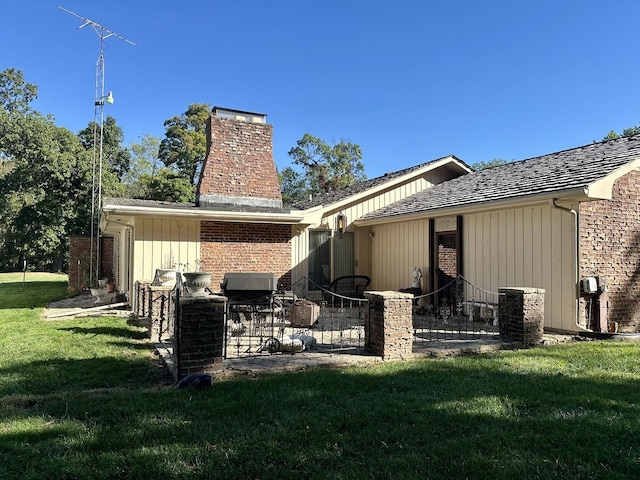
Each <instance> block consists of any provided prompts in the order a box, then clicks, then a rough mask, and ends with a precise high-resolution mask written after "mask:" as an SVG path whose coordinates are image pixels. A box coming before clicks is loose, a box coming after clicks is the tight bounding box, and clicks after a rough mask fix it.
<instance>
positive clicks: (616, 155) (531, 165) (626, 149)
mask: <svg viewBox="0 0 640 480" xmlns="http://www.w3.org/2000/svg"><path fill="white" fill-rule="evenodd" d="M638 158H640V135H635V136H633V137H624V138H619V139H615V140H607V141H604V142H599V143H592V144H589V145H584V146H582V147H577V148H572V149H569V150H563V151H560V152H556V153H551V154H548V155H543V156H540V157H534V158H530V159H528V160H521V161H518V162H512V163H508V164H506V165H502V166H499V167H494V168H491V169H487V170H480V171H477V172H472V173H467V174H465V175H462V176H460V177H457V178H454V179H453V180H448V181H446V182H443V183H440V184H438V185H435V186H434V187H433V188H429V189H427V190H424V191H422V192H419V193H416V194H415V195H412V196H411V197H407V198H405V199H403V200H401V201H399V202H396V203H394V204H392V205H388V206H386V207H383V208H381V209H380V210H376V211H375V212H371V213H370V214H368V215H365V216H364V217H363V218H364V219H374V218H385V217H391V216H396V215H406V214H413V213H419V212H426V211H430V210H438V209H442V208H447V207H459V206H466V205H474V204H479V203H485V202H491V201H496V200H508V199H516V198H519V197H526V196H530V195H538V194H545V193H553V192H562V191H566V190H572V189H576V188H580V187H586V186H587V185H589V184H591V183H593V182H595V181H597V180H600V179H602V178H603V177H606V176H607V175H609V174H611V173H613V172H614V171H615V170H617V169H618V168H620V167H622V166H623V165H625V164H627V163H629V162H631V161H633V160H636V159H638Z"/></svg>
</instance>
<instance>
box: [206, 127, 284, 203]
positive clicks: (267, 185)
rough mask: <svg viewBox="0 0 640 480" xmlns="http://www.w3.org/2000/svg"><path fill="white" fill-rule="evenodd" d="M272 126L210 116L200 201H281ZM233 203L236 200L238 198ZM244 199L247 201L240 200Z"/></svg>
mask: <svg viewBox="0 0 640 480" xmlns="http://www.w3.org/2000/svg"><path fill="white" fill-rule="evenodd" d="M272 136H273V126H272V125H269V124H266V123H250V122H245V121H240V120H232V119H227V118H220V117H216V116H212V117H211V118H210V120H209V124H208V131H207V143H208V146H207V158H206V160H205V164H204V167H203V171H202V175H201V177H200V184H199V186H198V196H199V198H200V203H204V202H203V200H204V201H206V200H207V198H205V197H206V196H213V198H209V199H208V200H209V201H212V202H214V203H217V202H219V201H221V199H218V197H222V199H224V201H226V202H229V201H231V200H232V199H235V200H238V199H243V198H244V199H260V200H271V201H275V202H276V204H279V206H281V205H282V194H281V193H280V184H279V183H278V173H277V170H276V165H275V162H274V160H273V152H272ZM235 203H238V202H237V201H236V202H235ZM240 203H241V204H242V203H246V202H242V201H241V202H240Z"/></svg>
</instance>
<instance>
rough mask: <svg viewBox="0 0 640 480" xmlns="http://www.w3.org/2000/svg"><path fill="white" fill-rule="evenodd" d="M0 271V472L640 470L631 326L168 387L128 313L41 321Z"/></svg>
mask: <svg viewBox="0 0 640 480" xmlns="http://www.w3.org/2000/svg"><path fill="white" fill-rule="evenodd" d="M65 295H66V277H64V276H60V275H46V274H29V273H28V274H27V283H26V284H25V285H24V286H23V284H22V274H1V275H0V352H1V353H0V478H2V479H48V478H52V479H53V478H56V479H113V478H140V479H143V478H144V479H168V478H181V479H182V478H185V479H191V478H203V479H204V478H207V479H215V478H247V479H288V478H291V479H293V478H295V479H307V478H322V479H364V478H373V479H388V478H393V479H403V478H421V479H422V478H442V479H464V478H468V479H510V478H512V479H520V480H522V479H534V478H536V479H538V478H539V479H568V478H569V479H631V478H640V355H639V352H640V343H638V344H637V343H631V342H599V341H590V342H587V341H585V342H579V343H574V344H568V345H558V346H553V347H545V348H533V349H528V350H520V351H507V352H500V353H493V354H489V355H483V356H474V357H459V358H448V359H442V360H418V361H412V362H402V363H386V364H382V365H376V366H370V367H367V368H350V369H340V370H338V369H317V370H310V371H305V372H301V373H287V374H274V375H269V376H265V377H259V378H256V379H240V380H237V379H236V380H228V381H223V382H218V383H215V384H214V386H213V388H211V389H209V390H204V391H192V390H190V391H188V390H177V389H176V388H175V387H174V386H173V384H172V382H171V379H170V378H169V377H168V376H167V374H166V373H165V371H164V370H163V369H162V368H161V366H160V364H159V361H158V359H157V357H156V356H155V355H154V352H153V349H152V346H151V344H150V343H149V342H148V341H147V340H146V337H145V335H144V331H143V330H142V329H141V328H139V327H136V326H134V325H131V324H129V323H128V322H127V319H125V318H119V317H101V318H73V319H65V320H42V319H41V313H42V309H43V307H44V306H45V305H46V304H47V303H48V302H49V301H51V300H53V299H58V298H62V297H64V296H65Z"/></svg>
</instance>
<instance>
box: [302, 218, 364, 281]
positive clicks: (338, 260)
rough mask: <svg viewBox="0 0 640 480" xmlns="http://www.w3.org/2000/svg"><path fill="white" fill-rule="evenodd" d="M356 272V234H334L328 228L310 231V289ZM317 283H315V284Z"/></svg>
mask: <svg viewBox="0 0 640 480" xmlns="http://www.w3.org/2000/svg"><path fill="white" fill-rule="evenodd" d="M354 272H355V234H354V233H353V232H344V233H343V234H342V235H337V234H336V235H332V232H330V231H328V230H312V231H310V232H309V279H310V280H311V282H312V283H311V285H310V286H309V289H310V290H317V289H318V288H317V286H326V285H329V284H330V283H331V281H332V280H333V279H335V278H338V277H341V276H344V275H353V274H354ZM314 284H315V285H314Z"/></svg>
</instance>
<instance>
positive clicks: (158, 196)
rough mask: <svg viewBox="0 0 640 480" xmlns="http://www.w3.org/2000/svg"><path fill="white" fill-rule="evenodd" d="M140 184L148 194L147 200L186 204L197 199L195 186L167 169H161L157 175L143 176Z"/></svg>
mask: <svg viewBox="0 0 640 480" xmlns="http://www.w3.org/2000/svg"><path fill="white" fill-rule="evenodd" d="M140 183H141V185H143V186H144V189H145V191H146V192H147V193H146V196H145V198H146V199H147V200H163V201H165V202H180V203H186V202H192V201H193V199H194V198H195V186H194V185H192V184H191V182H190V181H189V179H188V178H186V177H185V176H183V175H181V174H180V173H177V172H174V171H173V170H171V169H169V168H166V167H165V168H162V169H160V170H159V171H158V174H157V175H154V176H152V175H148V174H144V175H142V176H141V177H140ZM136 198H140V197H136Z"/></svg>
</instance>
